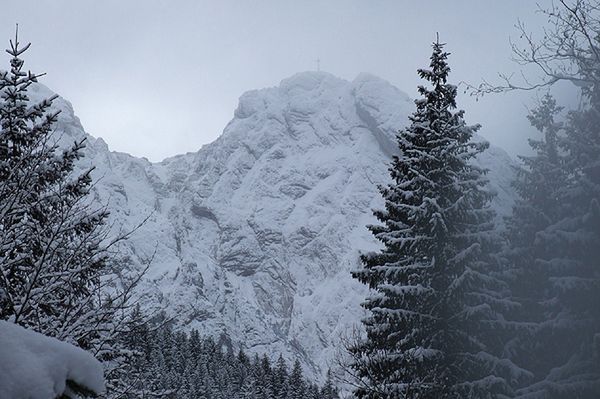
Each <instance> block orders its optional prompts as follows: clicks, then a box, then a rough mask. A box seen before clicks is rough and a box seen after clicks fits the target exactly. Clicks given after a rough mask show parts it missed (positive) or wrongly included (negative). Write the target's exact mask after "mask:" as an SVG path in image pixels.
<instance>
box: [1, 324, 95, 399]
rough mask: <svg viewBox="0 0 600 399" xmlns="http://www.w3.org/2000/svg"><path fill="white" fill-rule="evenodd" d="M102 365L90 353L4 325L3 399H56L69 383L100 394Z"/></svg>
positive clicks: (2, 349) (2, 332)
mask: <svg viewBox="0 0 600 399" xmlns="http://www.w3.org/2000/svg"><path fill="white" fill-rule="evenodd" d="M103 374H104V372H103V369H102V365H101V364H100V362H98V361H97V360H96V359H95V358H94V357H93V356H92V355H91V354H89V353H88V352H86V351H84V350H82V349H80V348H77V347H75V346H73V345H70V344H67V343H64V342H61V341H59V340H57V339H54V338H50V337H46V336H45V335H42V334H38V333H36V332H33V331H31V330H27V329H25V328H23V327H20V326H18V325H15V324H12V323H9V322H6V321H0V398H15V399H16V398H23V399H54V398H57V397H59V396H61V395H62V394H65V393H68V387H67V385H66V384H67V381H72V382H75V383H76V384H77V385H79V386H81V387H85V388H86V389H88V390H90V391H92V392H94V393H96V394H100V393H102V392H103V391H104V375H103Z"/></svg>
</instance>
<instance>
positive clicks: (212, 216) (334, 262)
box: [32, 72, 513, 376]
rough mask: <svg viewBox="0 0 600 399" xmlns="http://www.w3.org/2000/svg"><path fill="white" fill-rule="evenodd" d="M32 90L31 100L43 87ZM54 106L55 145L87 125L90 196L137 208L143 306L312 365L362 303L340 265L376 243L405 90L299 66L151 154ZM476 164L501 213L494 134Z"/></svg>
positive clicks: (125, 225)
mask: <svg viewBox="0 0 600 399" xmlns="http://www.w3.org/2000/svg"><path fill="white" fill-rule="evenodd" d="M34 91H35V93H34V95H33V96H32V97H34V98H33V99H34V100H35V99H37V98H41V97H46V96H48V95H49V94H51V93H52V92H51V91H50V90H49V89H46V88H44V87H43V86H36V87H35V89H34ZM55 107H56V108H58V109H60V110H61V111H62V112H61V115H60V117H59V124H58V128H57V130H58V131H60V132H62V134H61V139H60V140H61V141H62V142H64V143H65V145H66V144H67V143H68V142H69V140H71V141H72V139H77V138H79V139H81V138H83V137H87V138H88V147H87V148H86V150H85V151H86V157H85V158H84V159H83V160H82V163H81V165H80V167H81V168H84V167H88V166H91V165H94V166H96V170H95V172H94V176H95V178H97V179H99V180H98V183H97V185H96V186H95V188H94V196H95V199H96V200H98V201H100V203H103V204H108V207H109V209H110V211H111V218H112V220H113V221H115V222H116V225H117V227H118V228H122V229H125V230H127V229H132V228H134V227H135V226H137V225H138V224H139V223H140V222H141V221H142V220H144V219H146V218H148V220H147V222H146V223H145V224H144V225H143V226H141V227H140V228H139V229H138V230H137V231H136V233H135V234H134V235H133V237H132V238H131V240H130V242H129V243H128V245H127V246H125V247H124V248H122V250H123V251H124V253H125V255H126V259H127V262H128V264H127V267H129V268H131V269H138V268H140V267H141V265H142V264H143V263H144V259H146V258H150V257H152V254H155V256H154V259H153V262H152V264H151V266H150V268H149V270H148V272H147V275H146V278H145V279H144V280H143V282H142V283H141V285H140V293H142V294H143V297H142V302H143V303H144V305H145V306H146V307H151V306H153V305H152V304H158V306H159V307H163V308H165V309H166V310H167V312H169V313H170V314H173V315H177V316H178V318H179V324H180V326H182V327H185V328H198V329H199V330H200V331H201V332H203V333H208V334H213V335H221V334H222V333H223V332H225V333H226V334H227V335H228V336H229V338H230V339H231V342H232V343H233V346H234V347H235V348H244V349H245V350H249V351H250V352H253V351H254V352H265V353H268V354H270V355H272V357H276V356H278V354H279V353H282V354H283V355H284V357H286V358H287V359H290V360H291V359H293V358H299V359H300V360H301V362H302V364H303V366H304V367H305V369H306V370H307V371H308V372H309V374H313V375H314V376H322V375H323V373H324V372H325V371H326V370H327V367H329V365H330V364H331V362H332V360H333V358H334V357H335V355H336V354H335V352H336V347H337V346H338V344H339V338H340V336H341V335H342V334H343V333H344V332H346V331H348V330H349V329H350V328H351V326H352V325H353V324H356V323H358V321H359V319H360V317H361V314H362V310H361V308H360V306H359V303H360V301H361V300H362V299H363V298H364V297H365V295H366V292H367V291H366V288H365V287H363V286H362V285H361V284H359V283H358V282H356V281H354V280H352V278H351V277H350V271H351V270H352V269H355V268H357V267H359V265H360V264H359V261H358V254H359V251H368V250H373V249H376V248H378V246H377V243H376V242H375V241H374V239H373V237H372V236H371V234H370V233H369V232H368V230H367V229H366V228H365V226H366V225H367V224H369V223H375V222H376V220H375V218H374V217H373V216H372V214H371V209H372V208H378V207H381V206H382V200H381V198H380V195H379V193H378V191H377V188H376V187H377V185H378V184H385V183H386V182H387V181H388V172H387V167H388V164H389V161H390V157H391V156H392V155H393V154H395V153H396V146H395V134H396V132H397V131H398V130H399V129H401V128H402V127H404V126H405V125H406V124H407V122H408V119H407V117H408V115H409V114H410V113H411V112H412V110H413V109H414V103H413V100H412V99H410V97H409V96H408V95H406V94H405V93H403V92H402V91H400V90H399V89H397V88H395V87H394V86H392V85H391V84H389V83H388V82H386V81H384V80H383V79H380V78H378V77H375V76H373V75H370V74H360V75H358V76H357V78H355V79H354V80H353V81H351V82H350V81H347V80H344V79H340V78H337V77H335V76H333V75H331V74H328V73H325V72H302V73H298V74H295V75H293V76H291V77H290V78H287V79H284V80H283V81H282V82H281V83H280V85H279V86H275V87H270V88H265V89H259V90H252V91H249V92H246V93H244V94H243V95H242V96H241V97H240V101H239V104H238V106H237V108H236V110H235V111H234V116H233V119H232V120H231V121H230V122H229V123H228V124H227V126H226V127H225V128H224V130H223V133H222V134H221V135H220V136H219V137H218V138H217V139H216V140H215V141H213V142H212V143H209V144H206V145H204V146H202V147H201V148H200V149H199V150H198V151H196V152H190V153H186V154H181V155H176V156H174V157H169V158H167V159H165V160H163V161H161V162H157V163H152V162H150V161H148V160H147V159H145V158H136V157H133V156H131V155H128V154H125V153H118V152H111V151H110V150H109V148H108V146H107V144H106V143H105V142H104V141H103V140H102V139H101V138H97V139H96V138H93V137H91V136H89V135H87V133H85V131H84V129H83V127H82V126H81V122H80V121H79V119H78V118H77V117H76V116H75V113H74V111H73V107H72V106H71V105H70V103H68V102H67V101H66V100H64V99H62V98H59V99H57V101H56V103H55ZM478 163H479V164H480V165H481V166H483V167H486V168H488V169H490V173H489V177H490V180H491V188H492V189H493V190H495V191H496V192H497V193H498V196H497V198H496V199H495V202H494V208H495V209H496V210H497V211H498V213H499V215H500V216H503V215H506V214H508V212H509V211H510V205H511V203H512V197H513V192H512V188H511V187H510V180H511V176H512V169H511V165H512V160H511V159H510V157H509V156H508V155H507V154H506V153H505V152H503V151H502V150H500V149H498V148H495V147H491V149H490V150H489V151H488V152H486V153H485V154H484V155H483V156H481V157H480V158H479V160H478Z"/></svg>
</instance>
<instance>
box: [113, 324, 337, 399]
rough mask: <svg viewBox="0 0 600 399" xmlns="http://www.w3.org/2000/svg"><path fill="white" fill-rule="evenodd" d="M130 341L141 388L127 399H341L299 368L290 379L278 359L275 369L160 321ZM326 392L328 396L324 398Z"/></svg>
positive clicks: (259, 359) (137, 332)
mask: <svg viewBox="0 0 600 399" xmlns="http://www.w3.org/2000/svg"><path fill="white" fill-rule="evenodd" d="M130 334H131V337H130V340H131V341H135V342H136V343H137V344H136V345H134V346H132V348H133V349H134V350H135V351H138V352H140V353H143V354H144V355H143V356H141V357H138V358H136V359H137V360H138V363H137V364H136V367H135V368H134V371H135V375H138V376H140V378H139V380H138V381H139V382H140V383H139V384H138V385H133V384H132V385H131V386H132V389H130V390H129V391H128V392H125V393H124V394H123V398H131V399H134V398H140V397H164V398H178V399H198V398H204V399H218V398H223V399H242V398H248V399H269V398H276V399H287V398H302V399H321V398H327V399H338V398H339V396H338V392H337V389H336V388H335V387H334V386H333V383H332V381H330V380H328V382H327V383H326V384H325V386H323V387H322V388H321V387H319V386H317V385H316V384H314V383H312V382H310V381H309V380H308V379H307V378H306V377H305V376H304V374H303V372H302V367H301V366H300V363H299V362H295V363H294V366H293V371H292V372H291V373H288V364H287V363H286V362H285V360H284V359H283V357H281V356H279V358H278V360H277V361H276V363H275V365H274V366H273V365H272V364H271V362H270V360H269V358H268V357H266V356H264V355H263V356H259V355H258V354H255V355H254V356H253V357H252V359H250V358H249V357H248V355H246V353H244V351H243V350H240V351H239V352H238V353H237V354H234V352H233V351H232V350H231V348H230V347H227V348H226V349H225V350H224V349H223V346H222V345H220V344H218V343H217V342H215V340H214V339H213V338H212V337H202V336H200V334H199V333H198V331H196V330H192V331H191V332H190V333H189V334H186V333H183V332H180V331H175V330H174V329H173V323H172V322H169V321H166V320H165V319H164V318H162V316H161V317H159V318H157V320H154V321H153V322H151V323H148V324H145V325H144V327H143V328H137V329H131V330H130ZM321 392H327V393H328V395H327V396H322V395H321Z"/></svg>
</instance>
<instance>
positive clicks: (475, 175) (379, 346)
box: [350, 41, 519, 399]
mask: <svg viewBox="0 0 600 399" xmlns="http://www.w3.org/2000/svg"><path fill="white" fill-rule="evenodd" d="M447 57H448V53H446V52H444V50H443V44H441V43H439V41H438V42H436V43H434V44H433V54H432V56H431V59H430V60H431V62H430V69H419V70H418V74H419V76H420V77H421V78H422V79H424V80H425V81H426V82H428V83H429V84H430V87H425V86H419V87H418V91H419V94H420V95H421V98H420V99H418V100H416V101H415V104H416V111H415V113H414V114H413V115H411V116H410V122H411V124H410V126H409V127H408V128H406V129H405V130H404V131H401V132H400V133H399V134H398V135H397V142H398V147H399V152H400V155H399V156H396V157H394V158H393V161H392V164H391V166H390V168H389V171H390V175H391V178H392V183H390V184H389V185H387V186H385V187H381V188H380V192H381V194H382V196H383V198H384V200H385V209H383V210H377V211H375V212H374V214H375V216H376V217H377V218H378V219H379V221H380V222H381V223H382V224H379V225H373V226H369V229H370V230H371V232H372V233H373V235H374V236H375V238H376V239H377V240H379V241H380V242H381V243H382V244H383V248H382V249H381V250H380V251H378V252H373V253H367V254H364V255H362V256H361V260H362V263H363V266H364V267H363V268H362V269H361V270H358V271H356V272H354V273H353V276H354V277H355V278H357V279H358V280H359V281H361V282H362V283H364V284H367V285H368V286H369V288H371V290H372V294H371V295H370V296H369V297H368V298H367V299H366V301H365V302H364V304H363V307H364V308H365V309H367V310H368V312H369V315H368V317H367V318H365V319H364V320H363V324H364V326H365V328H366V338H365V339H364V340H363V341H361V342H359V343H357V344H355V345H354V346H352V347H351V348H350V352H351V354H352V356H353V359H354V360H355V361H354V363H353V364H352V365H351V367H352V369H353V370H354V374H355V376H356V377H357V379H358V381H357V384H358V387H357V388H356V389H355V394H356V396H357V397H359V398H436V399H437V398H490V397H495V395H499V394H509V393H510V392H511V389H510V386H509V382H508V381H507V380H506V378H504V374H505V373H506V375H509V373H513V374H514V373H515V372H519V371H518V369H515V368H513V367H511V366H512V365H511V364H510V363H509V362H507V361H506V360H505V359H499V358H498V357H497V354H498V353H500V352H501V349H502V342H501V340H499V339H498V338H497V334H496V333H495V332H494V330H496V329H499V328H503V322H502V317H501V315H500V314H499V313H498V311H499V310H503V309H505V308H506V307H507V306H510V303H507V302H506V301H505V300H504V299H503V298H504V297H505V296H506V292H504V290H505V286H504V284H502V283H501V282H500V281H499V280H498V279H496V278H495V277H494V276H495V274H496V272H497V271H498V270H497V266H496V265H495V263H494V262H492V259H491V257H490V256H489V254H490V253H492V252H493V251H494V250H495V249H496V246H497V244H498V242H499V237H498V236H497V234H496V233H495V232H494V212H493V211H492V210H491V209H490V208H489V202H490V199H491V198H492V194H491V193H490V192H488V191H487V190H486V184H487V180H486V178H485V172H486V171H485V170H482V169H480V168H479V167H477V166H475V165H474V164H473V162H472V161H473V158H474V157H475V156H477V154H479V153H481V152H482V151H484V150H485V149H486V148H487V146H488V144H487V143H485V142H475V141H473V134H474V132H475V131H476V130H477V129H478V128H479V126H478V125H476V126H468V125H466V124H465V122H464V119H463V116H464V112H463V111H455V109H456V87H455V86H453V85H451V84H449V83H448V82H447V80H448V74H449V72H450V67H449V66H448V63H447Z"/></svg>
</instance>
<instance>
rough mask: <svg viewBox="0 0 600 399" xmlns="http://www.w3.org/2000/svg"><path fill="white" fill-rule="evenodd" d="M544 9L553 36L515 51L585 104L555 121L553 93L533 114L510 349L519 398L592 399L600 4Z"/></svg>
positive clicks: (597, 285)
mask: <svg viewBox="0 0 600 399" xmlns="http://www.w3.org/2000/svg"><path fill="white" fill-rule="evenodd" d="M542 12H544V13H545V14H546V15H547V16H548V22H549V24H550V27H548V29H547V30H546V35H545V36H544V37H543V38H542V39H541V40H540V41H536V40H534V39H533V37H532V36H531V35H530V34H528V33H526V34H525V35H524V37H525V38H526V40H527V42H528V44H529V46H530V48H527V46H526V47H525V49H522V50H521V49H519V50H515V52H516V55H517V57H518V58H519V59H520V60H521V61H522V62H523V63H526V64H527V63H528V64H532V65H534V66H537V67H540V68H542V70H543V71H544V73H545V74H546V77H547V80H546V81H545V82H544V83H543V84H542V85H551V84H554V83H555V82H558V81H561V80H562V81H569V82H573V83H575V84H576V85H577V87H579V88H580V90H581V104H580V106H579V108H578V109H575V110H571V111H569V112H568V113H567V116H566V119H565V120H564V122H562V123H558V122H556V120H555V119H556V115H557V114H558V113H559V112H560V111H561V108H560V107H558V106H557V105H556V102H555V100H554V99H552V98H551V97H550V96H546V97H544V99H543V100H542V102H541V104H540V106H539V107H538V108H537V109H536V110H534V111H533V112H532V113H531V115H530V116H529V119H530V121H531V123H532V125H533V126H535V127H536V128H537V129H538V130H539V131H540V133H541V134H542V136H543V138H542V139H541V140H531V141H530V146H531V148H532V149H533V152H534V154H533V155H532V156H529V157H522V158H521V159H522V161H523V166H522V167H521V168H520V170H519V173H518V174H517V179H516V181H515V187H516V189H517V193H518V194H519V197H520V198H519V199H518V201H517V202H516V205H515V207H514V209H513V215H512V216H511V217H510V218H509V220H508V223H507V225H508V227H509V229H508V240H509V244H510V245H509V249H508V251H507V254H508V256H507V259H508V261H509V262H508V271H509V272H508V273H507V275H508V276H509V280H508V281H509V282H510V284H511V288H512V292H513V297H514V299H515V301H517V302H519V303H520V304H521V306H520V311H519V312H517V313H515V314H514V315H513V316H514V317H515V319H516V320H517V321H518V322H520V323H521V325H522V326H524V327H525V328H522V329H520V333H519V334H517V335H516V336H515V337H514V339H513V340H512V341H511V342H510V343H509V345H508V346H507V348H508V350H509V352H510V353H511V354H512V359H513V360H514V361H515V362H516V363H518V364H519V365H522V366H523V367H525V368H527V369H529V370H531V371H532V373H533V378H532V379H531V380H530V381H529V382H528V383H526V384H523V385H522V386H521V387H520V389H518V391H517V393H516V397H519V398H528V399H535V398H543V399H555V398H556V399H558V398H581V399H588V398H589V399H591V398H597V397H598V395H599V394H600V307H599V306H598V304H599V303H600V261H599V259H600V218H599V217H598V215H599V214H600V212H598V209H599V207H598V203H599V200H600V74H599V71H600V46H599V44H598V43H599V41H598V37H600V36H599V35H600V29H599V28H598V27H599V25H598V22H599V21H600V14H599V12H600V8H599V7H598V4H597V2H596V1H586V0H574V1H560V2H559V4H557V5H556V6H553V7H552V8H551V9H550V10H542ZM521 30H522V31H524V30H523V27H521ZM511 87H513V86H511Z"/></svg>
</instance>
